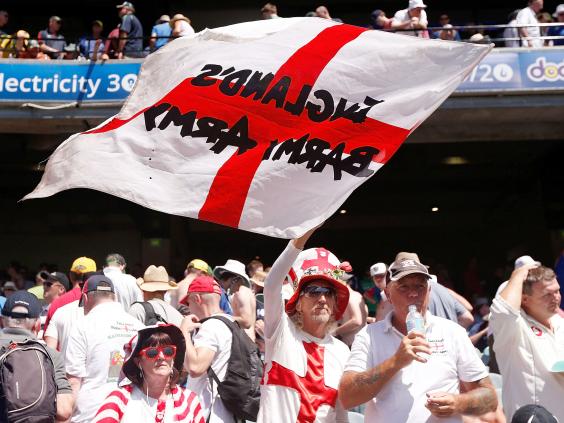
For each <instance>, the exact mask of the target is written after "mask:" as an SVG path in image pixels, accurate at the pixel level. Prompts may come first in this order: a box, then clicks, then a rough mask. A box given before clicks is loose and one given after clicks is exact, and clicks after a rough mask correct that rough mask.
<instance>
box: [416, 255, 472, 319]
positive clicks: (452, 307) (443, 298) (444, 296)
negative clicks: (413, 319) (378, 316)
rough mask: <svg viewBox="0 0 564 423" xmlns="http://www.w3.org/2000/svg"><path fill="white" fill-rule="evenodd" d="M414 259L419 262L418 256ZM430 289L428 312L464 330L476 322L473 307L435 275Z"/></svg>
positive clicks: (430, 280) (431, 279)
mask: <svg viewBox="0 0 564 423" xmlns="http://www.w3.org/2000/svg"><path fill="white" fill-rule="evenodd" d="M413 258H414V259H415V260H417V261H419V257H417V254H414V255H413ZM429 288H430V289H431V292H430V293H429V305H428V310H429V312H430V313H431V314H432V315H433V316H437V317H442V318H444V319H448V320H451V321H453V322H456V323H458V324H459V325H460V326H462V327H463V328H467V327H469V326H470V325H471V324H472V323H473V322H474V317H473V316H472V313H471V312H470V311H471V310H472V305H471V304H469V303H468V301H466V300H465V299H464V298H463V297H460V295H458V294H457V293H456V292H454V291H452V290H450V289H448V288H447V287H445V286H443V285H441V284H440V283H439V282H438V281H437V277H436V276H435V275H431V277H430V278H429ZM463 303H464V304H466V305H467V306H468V308H466V307H465V306H464V304H463Z"/></svg>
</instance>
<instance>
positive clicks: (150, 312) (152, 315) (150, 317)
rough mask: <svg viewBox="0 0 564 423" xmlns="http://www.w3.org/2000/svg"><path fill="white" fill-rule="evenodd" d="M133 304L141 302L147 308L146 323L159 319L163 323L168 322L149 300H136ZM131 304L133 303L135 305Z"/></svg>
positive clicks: (144, 308)
mask: <svg viewBox="0 0 564 423" xmlns="http://www.w3.org/2000/svg"><path fill="white" fill-rule="evenodd" d="M133 304H141V306H142V307H143V310H145V322H143V323H145V324H147V322H152V321H157V322H162V323H168V322H167V321H166V320H165V319H164V318H163V316H161V315H160V314H159V313H157V312H156V311H155V307H153V304H151V303H150V302H149V301H135V302H134V303H133ZM133 304H131V305H133Z"/></svg>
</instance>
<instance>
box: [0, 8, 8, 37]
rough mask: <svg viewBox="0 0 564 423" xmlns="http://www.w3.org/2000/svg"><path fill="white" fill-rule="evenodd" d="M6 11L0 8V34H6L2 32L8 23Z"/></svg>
mask: <svg viewBox="0 0 564 423" xmlns="http://www.w3.org/2000/svg"><path fill="white" fill-rule="evenodd" d="M8 17H9V16H8V12H6V11H5V10H0V36H3V35H7V34H6V33H5V32H4V27H5V26H6V25H8Z"/></svg>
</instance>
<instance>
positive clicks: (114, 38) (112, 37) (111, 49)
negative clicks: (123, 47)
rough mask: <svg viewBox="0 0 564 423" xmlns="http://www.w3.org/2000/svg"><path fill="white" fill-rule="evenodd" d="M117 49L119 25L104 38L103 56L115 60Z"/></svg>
mask: <svg viewBox="0 0 564 423" xmlns="http://www.w3.org/2000/svg"><path fill="white" fill-rule="evenodd" d="M118 49H119V24H118V26H117V27H116V28H114V29H112V30H111V31H110V33H109V34H108V37H107V38H106V43H105V45H104V51H105V54H107V55H108V58H109V59H117V57H118Z"/></svg>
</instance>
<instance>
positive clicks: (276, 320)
mask: <svg viewBox="0 0 564 423" xmlns="http://www.w3.org/2000/svg"><path fill="white" fill-rule="evenodd" d="M300 252H301V250H298V249H297V248H295V247H294V246H293V245H292V243H291V242H290V243H289V244H288V246H287V247H286V249H285V250H284V251H283V252H282V254H281V255H280V257H278V259H277V260H276V262H275V263H274V265H273V266H272V269H271V270H270V272H269V273H268V276H267V277H266V280H265V283H264V291H263V292H264V310H265V317H264V324H265V328H264V334H265V339H266V357H265V359H266V360H265V369H264V378H263V384H262V385H261V398H260V410H259V415H258V418H257V422H258V423H279V422H281V421H284V422H288V423H298V422H303V421H314V420H315V422H316V423H328V422H348V418H347V412H346V410H344V409H343V407H342V406H341V404H340V402H339V401H338V400H337V389H338V387H339V382H340V380H341V376H342V374H343V369H344V366H345V363H346V361H347V358H348V356H349V353H350V351H349V348H348V347H347V346H346V345H345V344H344V343H343V342H341V341H339V340H338V339H337V338H335V337H333V336H331V335H329V334H327V335H326V336H325V337H324V338H323V339H319V338H316V337H313V336H311V335H309V334H308V333H307V332H304V331H303V330H301V329H298V328H297V327H296V325H295V324H294V323H293V322H292V321H291V319H290V318H289V317H288V315H287V314H286V312H285V311H284V301H283V299H282V284H283V281H284V278H285V277H286V275H287V274H288V271H289V270H290V268H291V266H292V264H293V263H294V261H295V260H296V258H297V257H298V254H299V253H300ZM300 392H301V393H300ZM302 397H303V398H305V397H307V400H304V401H302ZM310 397H314V398H316V400H319V403H314V402H312V401H311V400H310ZM282 416H283V417H282Z"/></svg>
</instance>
